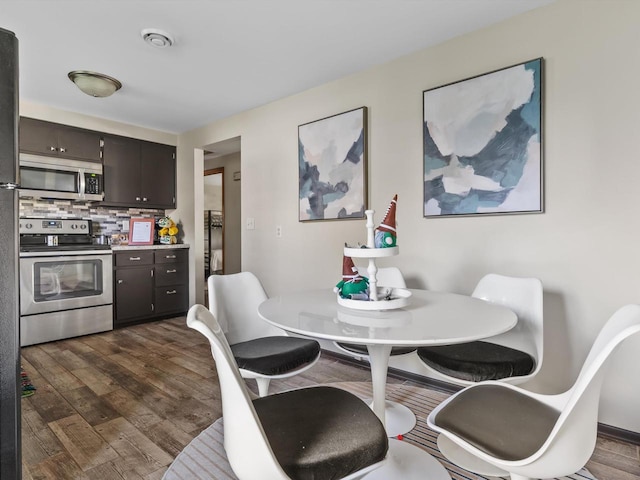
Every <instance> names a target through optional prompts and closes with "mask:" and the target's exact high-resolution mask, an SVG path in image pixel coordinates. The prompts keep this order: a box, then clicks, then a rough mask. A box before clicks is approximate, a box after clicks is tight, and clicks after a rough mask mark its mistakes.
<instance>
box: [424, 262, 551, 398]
mask: <svg viewBox="0 0 640 480" xmlns="http://www.w3.org/2000/svg"><path fill="white" fill-rule="evenodd" d="M472 296H473V297H476V298H480V299H482V300H485V301H487V302H491V303H496V304H498V305H503V306H505V307H507V308H510V309H511V310H513V311H514V312H515V314H516V315H517V316H518V323H517V325H516V326H515V327H514V328H513V329H512V330H510V331H508V332H506V333H504V334H502V335H498V336H495V337H491V338H489V339H487V340H486V341H475V342H467V343H461V344H457V345H441V346H433V347H420V348H419V349H418V357H419V358H420V360H422V362H423V364H424V365H425V366H426V367H427V369H428V370H429V372H430V373H432V374H433V375H434V376H435V377H436V378H439V379H441V380H445V381H448V382H451V383H454V384H457V385H464V386H466V385H471V384H473V383H475V382H481V381H484V380H501V381H505V382H509V383H512V384H519V383H523V382H525V381H527V380H529V379H531V378H533V377H534V376H535V375H536V374H537V373H538V372H539V371H540V368H541V367H542V358H543V322H542V320H543V313H542V283H541V282H540V280H538V279H537V278H518V277H507V276H504V275H497V274H489V275H486V276H484V277H483V278H482V279H481V280H480V282H478V285H477V286H476V288H475V290H474V291H473V294H472Z"/></svg>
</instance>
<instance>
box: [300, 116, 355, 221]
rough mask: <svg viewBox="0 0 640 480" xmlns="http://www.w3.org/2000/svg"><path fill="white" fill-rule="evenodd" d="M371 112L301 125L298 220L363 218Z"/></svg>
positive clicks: (329, 118)
mask: <svg viewBox="0 0 640 480" xmlns="http://www.w3.org/2000/svg"><path fill="white" fill-rule="evenodd" d="M366 166H367V108H366V107H361V108H357V109H355V110H350V111H348V112H344V113H340V114H338V115H334V116H332V117H328V118H323V119H321V120H316V121H314V122H310V123H306V124H304V125H300V126H299V127H298V179H299V188H300V190H299V200H300V214H299V220H300V221H310V220H337V219H350V218H364V216H365V215H364V211H365V209H366V201H367V200H366V199H367V190H366V188H367V184H366V178H367V177H366V175H367V168H366Z"/></svg>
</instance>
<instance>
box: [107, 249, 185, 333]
mask: <svg viewBox="0 0 640 480" xmlns="http://www.w3.org/2000/svg"><path fill="white" fill-rule="evenodd" d="M113 264H114V284H115V288H114V291H115V300H114V303H115V307H114V321H113V326H114V328H118V327H123V326H127V325H131V324H134V323H143V322H147V321H153V320H158V319H160V318H165V317H168V316H171V315H181V314H183V313H185V312H186V311H187V310H188V308H189V250H188V249H186V248H168V249H167V248H157V249H132V250H124V251H117V252H114V262H113Z"/></svg>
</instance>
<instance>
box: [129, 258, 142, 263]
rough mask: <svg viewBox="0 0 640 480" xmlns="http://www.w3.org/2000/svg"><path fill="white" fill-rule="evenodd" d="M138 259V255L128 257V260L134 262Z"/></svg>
mask: <svg viewBox="0 0 640 480" xmlns="http://www.w3.org/2000/svg"><path fill="white" fill-rule="evenodd" d="M138 260H140V257H129V261H130V262H136V261H138Z"/></svg>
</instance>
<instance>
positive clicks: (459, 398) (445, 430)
mask: <svg viewBox="0 0 640 480" xmlns="http://www.w3.org/2000/svg"><path fill="white" fill-rule="evenodd" d="M638 332H640V305H627V306H625V307H622V308H621V309H619V310H618V311H617V312H616V313H614V314H613V316H612V317H611V319H610V320H609V321H608V322H607V323H606V325H605V326H604V327H603V328H602V330H601V331H600V334H599V335H598V338H597V339H596V341H595V342H594V344H593V347H592V348H591V351H590V352H589V356H588V357H587V359H586V361H585V362H584V365H583V367H582V370H581V371H580V374H579V376H578V378H577V380H576V382H575V383H574V385H573V387H571V389H570V390H568V391H567V392H565V393H562V394H558V395H542V394H536V393H533V392H530V391H527V390H524V389H522V388H519V387H515V386H513V385H510V384H506V383H504V382H496V381H487V382H482V383H478V384H476V385H472V386H470V387H467V388H465V389H464V390H461V391H460V392H458V393H457V394H455V395H453V396H451V397H450V398H448V399H447V400H445V401H444V402H443V403H441V404H440V405H438V407H436V408H435V409H434V410H433V412H432V413H431V414H430V415H429V417H428V418H427V423H428V425H429V427H431V428H432V429H434V430H435V431H437V432H439V433H440V434H441V435H440V436H439V437H438V446H439V447H440V450H441V451H442V453H443V454H444V455H445V456H446V457H447V458H449V460H451V461H452V462H453V463H455V464H457V465H459V466H461V467H462V468H465V469H467V470H470V471H472V472H475V473H478V474H480V475H489V476H496V477H497V476H506V475H511V479H512V480H526V479H532V478H552V477H553V478H555V477H562V476H566V475H571V474H573V473H575V472H576V471H578V470H579V469H580V468H582V467H583V466H584V465H585V464H586V463H587V461H588V460H589V458H590V457H591V455H592V453H593V450H594V448H595V443H596V437H597V423H598V403H599V399H600V388H601V386H602V381H603V378H604V373H605V366H606V364H607V361H608V359H609V358H610V355H611V353H613V351H614V350H615V349H616V347H618V345H620V343H621V342H622V341H624V340H625V339H627V338H629V337H630V336H631V335H635V334H637V333H638ZM629 380H630V381H631V379H629Z"/></svg>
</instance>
